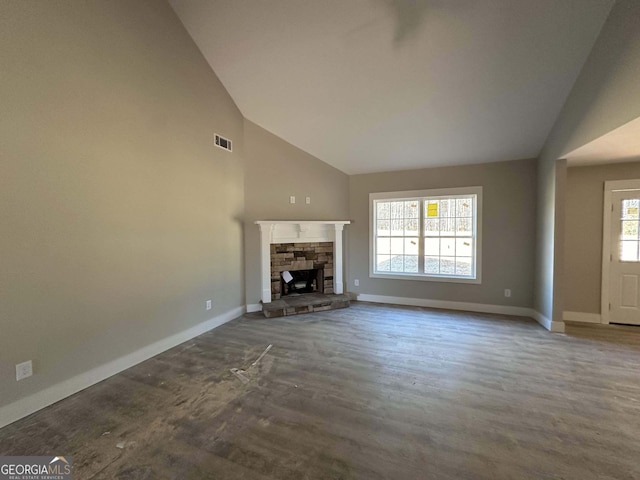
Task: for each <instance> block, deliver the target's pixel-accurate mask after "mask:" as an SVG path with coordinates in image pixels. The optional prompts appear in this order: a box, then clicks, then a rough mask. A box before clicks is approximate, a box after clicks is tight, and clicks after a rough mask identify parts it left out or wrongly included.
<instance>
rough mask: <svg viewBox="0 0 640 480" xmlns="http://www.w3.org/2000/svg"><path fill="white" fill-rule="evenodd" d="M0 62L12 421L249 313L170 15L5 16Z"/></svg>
mask: <svg viewBox="0 0 640 480" xmlns="http://www.w3.org/2000/svg"><path fill="white" fill-rule="evenodd" d="M0 44H1V45H2V49H0V72H2V73H0V105H2V115H0V145H1V148H0V228H1V229H2V234H1V235H0V262H1V266H0V271H1V272H2V274H1V275H0V292H1V296H2V299H1V301H0V322H1V334H0V406H1V405H5V404H8V403H10V402H13V401H15V400H17V399H19V398H22V397H25V396H27V395H29V394H31V393H34V392H36V391H39V390H42V389H44V388H46V387H49V386H51V385H54V384H57V383H59V382H61V381H63V380H65V379H68V378H70V377H72V376H75V375H77V374H80V373H83V372H86V371H88V370H90V369H92V368H94V367H97V366H100V365H103V364H105V363H107V362H109V361H111V360H114V359H118V358H120V357H122V356H123V355H125V354H127V353H130V352H133V351H135V350H138V349H140V348H141V347H143V346H145V345H148V344H151V343H153V342H155V341H158V340H160V339H163V338H166V337H168V336H170V335H172V334H174V333H177V332H180V331H182V330H185V329H187V328H189V327H191V326H193V325H195V324H198V323H201V322H202V321H204V320H206V319H209V318H211V317H213V316H216V315H219V314H221V313H223V312H227V311H230V310H232V309H233V308H234V307H239V306H240V305H242V302H243V298H242V297H243V295H242V291H243V282H244V278H243V269H242V257H243V251H242V224H241V217H242V212H243V202H244V195H243V146H242V131H243V119H242V115H241V114H240V112H239V111H238V109H237V108H236V106H235V104H234V102H233V101H232V100H231V98H230V97H229V95H228V94H227V92H226V91H225V89H224V88H223V86H222V85H221V83H220V82H219V81H218V79H217V77H216V76H215V74H214V73H213V72H212V71H211V69H210V67H209V65H208V64H207V62H206V61H205V60H204V58H203V57H202V56H201V54H200V52H199V50H198V49H197V48H196V46H195V44H194V43H193V41H192V40H191V38H190V37H189V35H188V34H187V33H186V31H185V30H184V28H183V27H182V24H181V23H180V21H179V20H178V18H177V17H176V15H175V14H174V12H173V11H172V10H171V8H170V7H169V5H168V4H166V3H164V2H158V1H155V0H136V1H130V0H109V1H97V0H96V1H84V0H77V1H72V0H64V1H53V0H51V1H49V0H46V1H44V0H41V1H36V0H33V1H25V2H22V1H9V2H8V1H3V2H2V3H1V4H0ZM214 132H219V133H221V134H224V135H227V136H229V137H230V138H232V139H233V140H235V144H234V146H235V151H234V153H233V154H231V155H230V154H228V153H227V152H225V151H223V150H220V149H217V148H215V147H214V145H213V133H214ZM206 299H213V301H214V309H213V310H212V311H205V308H204V303H205V300H206ZM27 359H32V360H33V361H34V369H35V375H34V376H33V377H32V378H29V379H26V380H24V381H22V382H19V383H17V382H16V380H15V370H14V364H16V363H18V362H22V361H25V360H27Z"/></svg>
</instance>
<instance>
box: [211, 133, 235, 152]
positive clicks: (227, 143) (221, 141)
mask: <svg viewBox="0 0 640 480" xmlns="http://www.w3.org/2000/svg"><path fill="white" fill-rule="evenodd" d="M214 138H215V141H216V147H220V148H224V149H225V150H228V151H230V152H231V151H233V150H231V140H229V139H228V138H224V137H223V136H221V135H218V134H217V133H214Z"/></svg>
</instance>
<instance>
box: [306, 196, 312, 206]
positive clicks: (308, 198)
mask: <svg viewBox="0 0 640 480" xmlns="http://www.w3.org/2000/svg"><path fill="white" fill-rule="evenodd" d="M305 202H306V203H307V205H311V197H307V198H305Z"/></svg>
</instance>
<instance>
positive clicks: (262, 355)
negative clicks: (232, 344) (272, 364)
mask: <svg viewBox="0 0 640 480" xmlns="http://www.w3.org/2000/svg"><path fill="white" fill-rule="evenodd" d="M271 347H273V344H271V343H270V344H269V346H268V347H267V348H266V349H265V350H264V352H262V354H261V355H260V356H259V357H258V359H257V360H256V361H255V362H253V363H252V364H251V366H252V367H255V366H256V365H257V364H258V362H259V361H260V360H262V357H264V356H265V355H266V354H267V352H268V351H269V350H271Z"/></svg>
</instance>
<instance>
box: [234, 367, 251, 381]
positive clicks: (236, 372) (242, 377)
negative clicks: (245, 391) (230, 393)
mask: <svg viewBox="0 0 640 480" xmlns="http://www.w3.org/2000/svg"><path fill="white" fill-rule="evenodd" d="M231 373H233V374H234V375H235V376H236V377H237V378H238V380H240V381H241V382H242V383H245V384H246V383H249V378H248V377H246V376H245V375H244V374H245V373H247V372H245V371H244V370H240V369H239V368H232V369H231Z"/></svg>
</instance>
